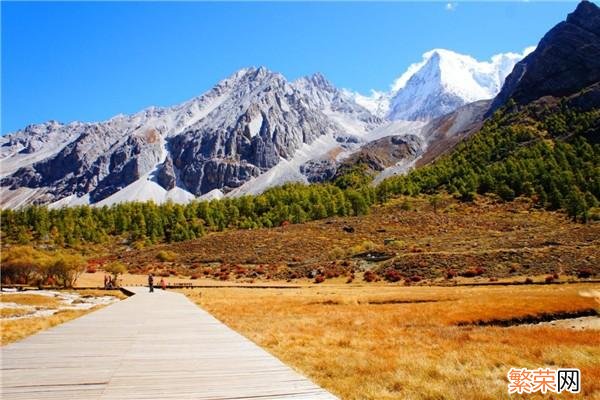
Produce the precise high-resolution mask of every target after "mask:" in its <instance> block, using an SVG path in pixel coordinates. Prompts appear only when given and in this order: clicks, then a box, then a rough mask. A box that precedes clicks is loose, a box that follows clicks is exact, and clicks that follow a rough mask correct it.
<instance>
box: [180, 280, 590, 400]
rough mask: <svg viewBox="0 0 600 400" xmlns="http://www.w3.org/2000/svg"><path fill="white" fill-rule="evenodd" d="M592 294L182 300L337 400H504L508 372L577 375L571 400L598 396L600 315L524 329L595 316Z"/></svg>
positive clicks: (283, 292) (528, 290)
mask: <svg viewBox="0 0 600 400" xmlns="http://www.w3.org/2000/svg"><path fill="white" fill-rule="evenodd" d="M594 288H595V290H594ZM599 289H600V288H599V287H598V286H597V285H596V286H594V285H590V284H568V285H543V286H532V285H525V286H518V287H515V286H510V287H493V288H492V287H402V286H396V287H391V286H389V285H388V286H381V285H368V286H364V287H351V288H350V287H347V286H333V285H332V286H321V287H312V288H309V287H306V288H299V289H259V290H257V289H243V288H226V289H225V288H219V289H201V290H198V289H194V290H184V292H185V293H186V294H187V295H188V296H189V297H190V298H191V299H192V300H194V301H195V302H196V303H198V304H199V305H200V306H201V307H203V308H204V309H206V310H207V311H209V312H210V313H211V314H213V315H214V316H216V317H217V318H219V319H220V320H221V321H223V322H225V323H226V324H227V325H229V326H230V327H232V328H233V329H235V330H236V331H238V332H240V333H242V334H243V335H245V336H246V337H248V338H250V339H251V340H253V341H254V342H256V343H258V344H259V345H261V346H262V347H264V348H266V349H267V350H269V351H270V352H271V353H273V354H274V355H276V356H277V357H279V358H280V359H281V360H283V361H284V362H285V363H287V364H288V365H291V366H293V367H294V368H296V369H298V370H299V371H301V372H302V373H304V374H306V375H307V376H309V377H310V378H311V379H313V380H314V381H315V382H316V383H317V384H319V385H321V386H322V387H324V388H325V389H327V390H330V391H331V392H333V393H334V394H336V395H339V396H340V397H341V398H343V399H381V400H383V399H400V398H401V399H501V398H509V396H508V394H507V378H506V374H507V372H508V370H509V369H510V368H512V367H515V368H523V367H526V368H530V369H535V368H538V367H549V368H560V367H563V368H567V367H575V368H580V369H581V372H582V393H581V394H580V395H579V397H580V398H585V399H600V363H598V360H599V359H600V335H598V330H595V329H597V326H598V325H597V320H598V316H594V317H591V319H590V321H591V322H590V323H588V324H587V325H585V326H584V327H583V328H582V327H581V326H580V325H577V324H576V326H575V328H571V326H569V325H566V324H565V323H564V322H563V323H561V324H557V326H553V325H551V324H545V323H544V324H539V325H537V324H532V323H531V321H535V320H536V319H538V318H541V317H546V318H550V319H551V318H553V316H559V315H560V316H562V317H565V316H568V315H573V316H577V315H579V314H584V313H586V312H588V313H589V312H591V313H595V311H594V310H597V308H598V301H600V290H599ZM564 321H567V320H564ZM484 324H492V325H489V326H486V325H484ZM496 325H509V326H496ZM594 326H595V327H596V328H594ZM513 397H514V396H513ZM560 397H561V398H571V397H570V395H569V394H565V393H563V394H561V396H560ZM527 398H542V396H541V395H539V393H538V394H537V395H528V396H527ZM545 398H547V396H546V397H545ZM573 398H577V396H573Z"/></svg>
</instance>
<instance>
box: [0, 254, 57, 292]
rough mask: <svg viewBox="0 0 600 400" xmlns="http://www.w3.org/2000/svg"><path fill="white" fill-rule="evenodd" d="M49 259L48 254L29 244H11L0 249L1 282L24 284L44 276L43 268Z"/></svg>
mask: <svg viewBox="0 0 600 400" xmlns="http://www.w3.org/2000/svg"><path fill="white" fill-rule="evenodd" d="M51 261H52V260H51V258H50V257H49V256H47V255H46V254H44V253H42V252H41V251H38V250H36V249H34V248H33V247H31V246H11V247H9V248H8V249H6V250H3V251H2V259H1V262H0V272H1V275H2V282H4V283H19V282H23V284H26V283H30V282H32V281H33V280H35V279H40V278H45V277H46V276H45V275H46V274H45V271H44V270H45V269H46V266H47V265H48V264H49V263H50V262H51Z"/></svg>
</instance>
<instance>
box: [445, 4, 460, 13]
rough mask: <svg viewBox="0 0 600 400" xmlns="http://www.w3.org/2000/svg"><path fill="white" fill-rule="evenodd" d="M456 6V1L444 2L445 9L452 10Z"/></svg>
mask: <svg viewBox="0 0 600 400" xmlns="http://www.w3.org/2000/svg"><path fill="white" fill-rule="evenodd" d="M456 7H458V4H456V3H446V7H445V8H446V11H454V10H456Z"/></svg>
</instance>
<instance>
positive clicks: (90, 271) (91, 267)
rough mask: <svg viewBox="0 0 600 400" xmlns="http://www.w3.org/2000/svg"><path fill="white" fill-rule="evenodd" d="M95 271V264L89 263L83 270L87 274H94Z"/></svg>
mask: <svg viewBox="0 0 600 400" xmlns="http://www.w3.org/2000/svg"><path fill="white" fill-rule="evenodd" d="M96 271H97V270H96V266H95V265H89V266H88V267H87V268H86V270H85V272H87V273H88V274H94V273H96Z"/></svg>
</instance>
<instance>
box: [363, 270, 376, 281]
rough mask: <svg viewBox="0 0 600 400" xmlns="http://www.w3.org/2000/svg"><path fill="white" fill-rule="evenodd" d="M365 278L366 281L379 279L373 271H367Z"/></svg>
mask: <svg viewBox="0 0 600 400" xmlns="http://www.w3.org/2000/svg"><path fill="white" fill-rule="evenodd" d="M363 279H364V280H365V282H374V281H375V280H376V279H377V274H376V273H375V272H373V271H367V272H365V275H364V277H363Z"/></svg>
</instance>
